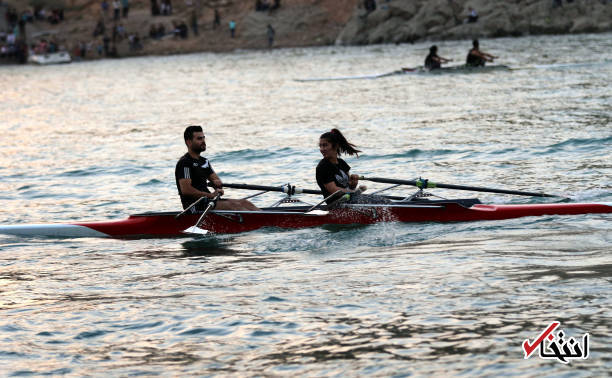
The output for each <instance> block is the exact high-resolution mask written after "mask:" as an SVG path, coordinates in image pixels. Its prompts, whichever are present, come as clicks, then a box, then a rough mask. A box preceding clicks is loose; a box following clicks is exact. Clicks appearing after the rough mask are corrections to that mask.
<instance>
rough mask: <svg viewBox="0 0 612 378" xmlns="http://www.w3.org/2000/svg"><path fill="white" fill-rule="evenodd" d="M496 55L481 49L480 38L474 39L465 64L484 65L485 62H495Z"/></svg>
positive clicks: (472, 65)
mask: <svg viewBox="0 0 612 378" xmlns="http://www.w3.org/2000/svg"><path fill="white" fill-rule="evenodd" d="M493 59H497V57H496V56H493V55H491V54H487V53H485V52H482V51H480V44H479V43H478V40H477V39H475V40H474V41H472V49H471V50H470V51H469V52H468V55H467V58H466V60H465V65H466V66H468V67H484V65H485V62H493Z"/></svg>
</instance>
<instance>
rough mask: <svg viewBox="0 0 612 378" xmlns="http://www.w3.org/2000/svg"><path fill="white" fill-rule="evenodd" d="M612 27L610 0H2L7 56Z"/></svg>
mask: <svg viewBox="0 0 612 378" xmlns="http://www.w3.org/2000/svg"><path fill="white" fill-rule="evenodd" d="M609 31H612V0H569V1H568V0H514V1H503V2H492V1H488V0H0V48H1V49H2V54H1V57H0V62H3V63H14V62H17V61H20V62H22V63H23V62H25V61H26V57H27V54H33V53H39V54H40V53H48V52H54V51H68V52H69V53H70V54H71V55H72V58H73V60H95V59H102V58H107V57H129V56H145V55H170V54H183V53H194V52H229V51H234V50H248V49H269V48H277V47H307V46H326V45H334V44H336V45H369V44H380V43H414V42H420V41H439V40H465V39H473V38H479V39H484V38H492V37H505V36H525V35H542V34H567V33H571V34H574V33H601V32H609Z"/></svg>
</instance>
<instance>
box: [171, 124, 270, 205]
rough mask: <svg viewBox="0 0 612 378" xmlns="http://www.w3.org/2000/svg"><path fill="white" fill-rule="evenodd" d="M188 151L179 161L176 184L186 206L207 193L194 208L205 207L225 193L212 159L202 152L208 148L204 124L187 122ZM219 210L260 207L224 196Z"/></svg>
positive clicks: (186, 140) (175, 174) (218, 203)
mask: <svg viewBox="0 0 612 378" xmlns="http://www.w3.org/2000/svg"><path fill="white" fill-rule="evenodd" d="M183 136H184V138H185V144H186V145H187V153H186V154H185V155H183V156H182V157H181V158H180V159H179V161H178V162H177V163H176V169H175V171H174V176H175V178H176V187H177V189H178V192H179V196H180V197H181V202H182V204H183V209H186V208H188V207H189V206H190V205H191V204H192V203H193V202H195V201H197V200H198V199H200V198H201V197H205V199H203V200H202V201H200V202H199V203H198V205H196V206H194V207H193V208H192V210H191V211H192V212H197V211H203V210H204V209H205V208H206V206H207V205H208V203H209V202H210V201H211V200H212V199H213V198H215V197H216V196H217V195H223V189H222V188H223V183H222V182H221V179H219V176H217V174H216V173H215V171H214V170H213V168H212V166H211V165H210V161H209V160H208V159H207V158H205V157H203V156H200V154H201V153H202V152H204V151H206V138H205V136H204V131H203V130H202V127H201V126H188V127H187V128H186V129H185V132H184V134H183ZM207 180H209V181H210V182H211V183H212V184H213V187H214V191H213V192H212V193H211V192H210V190H209V189H208V186H207V183H206V181H207ZM215 208H216V209H218V210H259V208H258V207H257V206H255V205H253V204H252V203H251V202H249V201H247V200H244V199H227V198H221V199H219V201H217V205H216V206H215Z"/></svg>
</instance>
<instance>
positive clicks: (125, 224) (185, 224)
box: [0, 179, 612, 238]
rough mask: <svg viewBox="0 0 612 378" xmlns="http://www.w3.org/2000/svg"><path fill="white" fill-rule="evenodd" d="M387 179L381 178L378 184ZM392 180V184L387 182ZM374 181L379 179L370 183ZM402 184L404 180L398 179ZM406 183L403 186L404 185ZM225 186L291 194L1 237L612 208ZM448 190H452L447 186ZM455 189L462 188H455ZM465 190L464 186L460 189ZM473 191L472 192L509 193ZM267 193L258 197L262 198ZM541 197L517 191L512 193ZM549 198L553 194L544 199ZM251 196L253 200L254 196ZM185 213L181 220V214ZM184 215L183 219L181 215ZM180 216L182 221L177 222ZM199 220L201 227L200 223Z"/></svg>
mask: <svg viewBox="0 0 612 378" xmlns="http://www.w3.org/2000/svg"><path fill="white" fill-rule="evenodd" d="M379 180H383V179H379ZM385 180H388V179H385ZM372 181H375V180H372ZM395 181H401V180H395ZM379 182H382V181H379ZM402 183H405V182H403V181H402ZM436 185H437V187H444V184H433V183H429V186H427V182H425V187H429V188H431V187H435V186H436ZM225 186H226V187H234V188H240V189H256V190H263V192H267V191H271V190H273V191H281V192H285V193H289V194H290V195H289V196H288V197H287V198H285V199H283V200H281V201H278V202H277V203H276V204H275V205H273V206H272V207H267V208H263V209H262V210H261V211H231V210H211V211H210V212H207V213H206V214H205V216H203V217H202V216H201V214H190V213H184V212H183V213H179V212H161V213H160V212H157V213H155V212H151V213H143V214H135V215H130V216H129V217H128V218H127V219H123V220H118V221H104V222H90V223H71V224H23V225H10V226H0V234H11V235H22V236H52V237H110V238H153V237H177V236H185V235H186V234H190V233H191V232H189V229H190V228H191V229H193V226H194V224H197V225H198V230H203V231H204V232H199V233H206V232H210V233H215V234H232V233H240V232H247V231H252V230H257V229H260V228H263V227H278V228H305V227H316V226H322V225H329V224H332V225H349V224H373V223H377V222H471V221H491V220H501V219H511V218H520V217H530V216H544V215H577V214H609V213H612V203H546V204H512V205H495V204H489V205H487V204H482V203H480V201H479V200H478V199H458V200H447V199H437V200H431V199H427V198H423V196H422V195H423V192H422V191H419V192H417V193H418V194H419V195H417V196H414V195H413V196H411V197H408V198H401V199H398V197H389V198H392V199H393V200H394V201H393V203H392V204H380V205H378V204H344V205H341V206H340V207H335V208H328V207H327V206H326V205H322V204H318V205H315V206H295V205H292V206H282V205H283V203H295V202H300V201H297V200H295V199H292V198H291V194H295V193H300V192H304V193H312V194H316V193H318V191H314V190H299V189H296V188H295V187H291V186H289V187H264V186H253V185H245V184H225ZM446 187H450V185H446ZM454 187H455V188H459V187H457V186H454ZM462 188H465V187H462ZM479 189H487V188H478V187H470V190H478V191H495V192H502V193H509V191H504V190H496V189H491V190H489V189H487V190H479ZM263 192H261V193H259V194H262V193H263ZM519 193H527V194H528V195H540V194H538V193H528V192H515V193H511V194H519ZM540 196H546V197H548V196H549V195H540ZM251 197H252V196H251ZM182 214H183V215H182ZM179 215H181V216H179ZM177 216H178V217H177ZM200 218H201V222H199V223H198V221H199V220H200Z"/></svg>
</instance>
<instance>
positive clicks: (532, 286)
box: [0, 34, 612, 376]
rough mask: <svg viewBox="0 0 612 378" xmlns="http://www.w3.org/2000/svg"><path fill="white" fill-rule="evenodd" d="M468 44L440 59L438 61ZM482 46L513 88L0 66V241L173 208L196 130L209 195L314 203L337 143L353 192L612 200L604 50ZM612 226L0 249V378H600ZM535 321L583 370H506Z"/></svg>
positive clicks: (528, 43)
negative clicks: (361, 183) (584, 341)
mask: <svg viewBox="0 0 612 378" xmlns="http://www.w3.org/2000/svg"><path fill="white" fill-rule="evenodd" d="M470 43H471V41H449V42H440V43H437V44H438V47H439V53H440V55H442V56H444V57H447V58H453V59H454V62H452V63H451V65H452V64H460V63H462V62H463V59H464V58H465V55H466V53H467V50H468V49H469V47H470ZM481 46H482V49H483V50H485V51H487V52H489V53H491V54H493V55H497V56H499V59H498V60H497V62H496V63H499V64H505V65H508V66H510V67H511V68H512V70H495V71H487V72H484V73H449V74H439V75H431V74H423V73H419V74H407V75H392V76H388V77H384V78H380V79H376V80H367V79H365V80H343V81H329V82H298V81H296V80H295V79H308V78H325V77H339V76H360V75H361V76H363V75H377V74H384V73H387V72H392V71H395V70H397V69H399V68H400V67H414V66H418V65H421V64H422V61H423V59H424V57H425V55H426V54H427V51H428V49H429V44H427V43H420V44H414V45H376V46H364V47H322V48H304V49H302V48H295V49H278V50H276V49H275V50H270V51H237V52H234V53H231V54H193V55H182V56H164V57H143V58H133V59H120V60H103V61H95V62H84V63H78V64H69V65H61V66H47V67H38V66H3V67H0V81H1V82H2V88H3V90H2V94H1V99H2V101H0V114H1V115H2V117H1V119H0V132H1V136H0V204H1V210H0V211H1V212H0V224H3V225H5V224H23V223H51V222H53V223H70V222H75V221H98V220H117V219H122V218H124V217H126V216H127V215H128V214H131V213H138V212H145V211H173V210H178V209H179V207H180V201H179V200H178V196H177V190H176V186H175V182H174V176H173V175H174V166H175V164H176V161H177V159H178V158H179V157H180V156H181V155H182V154H184V152H185V145H184V142H183V140H182V132H183V130H184V128H185V126H187V125H190V124H200V125H203V128H204V131H205V134H206V140H207V144H208V148H207V151H206V152H205V156H207V157H208V158H210V159H211V161H212V165H213V167H214V169H215V170H216V171H217V173H218V174H219V176H220V177H221V178H222V179H223V180H224V181H225V182H236V183H251V184H258V185H281V184H285V183H291V184H292V185H297V186H300V187H303V188H309V189H317V187H316V182H315V166H316V164H317V162H318V160H319V159H320V158H321V156H320V153H319V151H318V137H319V135H320V134H321V133H323V132H326V131H329V130H330V129H332V128H338V129H340V130H342V132H343V133H345V135H346V136H347V138H348V139H349V140H350V141H351V142H353V143H355V144H356V145H357V146H358V147H359V148H360V149H361V150H362V151H363V153H362V154H361V155H360V157H359V158H355V157H348V158H346V160H347V162H348V163H349V164H350V165H351V167H352V170H351V172H354V173H359V174H364V175H366V176H367V175H370V176H379V177H392V178H401V179H414V178H417V177H423V178H428V179H430V180H432V181H437V182H443V183H452V184H459V185H478V186H488V187H501V188H510V189H517V190H527V191H542V192H547V193H555V194H561V195H563V196H567V197H569V198H570V199H571V200H572V201H586V202H606V201H607V202H612V127H611V120H612V105H611V104H612V91H611V90H610V88H611V84H612V52H611V51H612V35H611V34H600V35H576V36H546V37H526V38H516V39H491V40H482V41H481ZM366 184H367V185H368V186H369V187H370V189H369V190H370V191H374V190H378V189H381V188H384V186H383V185H378V184H373V183H366ZM412 193H414V188H407V187H402V188H396V189H394V190H391V191H389V194H397V195H400V194H412ZM433 193H434V194H436V195H439V196H442V197H447V198H458V197H462V198H469V197H472V196H476V195H477V196H478V197H479V198H480V199H481V200H482V201H483V202H484V203H529V202H541V201H543V200H542V199H532V198H527V197H512V196H504V195H499V194H487V193H476V194H474V193H469V192H457V191H448V190H434V191H433ZM248 194H251V193H248V192H247V193H245V192H241V191H236V190H231V189H228V190H226V196H228V197H234V198H238V197H240V196H245V195H248ZM280 198H281V197H279V196H278V195H277V194H266V195H262V196H260V197H256V198H254V199H253V201H254V202H255V203H256V204H257V205H259V206H267V205H270V204H272V203H273V202H274V201H276V200H278V199H280ZM299 198H300V199H301V200H303V201H305V202H308V203H316V202H318V201H319V200H320V199H319V198H318V197H316V196H314V197H313V196H308V195H303V196H300V197H299ZM549 201H550V200H549ZM611 220H612V219H611V217H610V215H604V214H600V215H597V214H594V215H577V216H543V217H529V218H521V219H512V220H505V221H494V222H472V223H452V224H438V223H417V224H399V223H380V224H375V225H370V226H345V227H338V226H325V227H316V228H312V229H300V230H282V229H262V230H258V231H254V232H249V233H244V234H237V235H217V236H215V235H212V236H207V237H203V238H198V237H185V238H170V239H155V238H153V239H144V240H143V239H141V240H114V239H96V238H91V239H87V238H86V239H61V238H57V239H53V238H24V237H15V236H0V315H1V316H0V374H2V375H15V376H18V375H31V374H34V375H42V374H52V375H73V376H78V375H94V376H107V375H115V376H126V375H151V376H153V375H165V376H168V375H173V376H184V375H222V376H229V375H247V376H248V375H290V374H291V375H295V374H299V375H304V376H322V375H325V376H358V375H374V376H407V375H421V376H431V375H470V376H472V375H510V374H518V375H563V374H565V375H572V376H574V375H578V376H597V375H604V374H607V373H609V371H610V370H612V358H611V357H610V356H611V355H612V353H610V351H611V349H610V345H612V325H611V324H612V322H611V317H610V313H611V300H610V279H611V277H612V263H611V259H610V256H611V250H612V247H611V246H612V232H611V229H612V227H611V223H610V221H611ZM552 321H559V322H561V326H560V329H563V331H564V332H565V333H566V334H567V335H568V337H570V336H572V337H575V338H576V339H579V338H580V337H582V336H583V335H584V334H585V333H589V335H590V340H591V344H590V353H589V356H588V358H587V359H578V360H573V361H571V362H570V363H569V364H568V365H564V364H562V363H560V362H559V361H557V360H544V359H541V358H539V357H538V356H537V353H536V355H533V356H532V357H530V358H529V359H524V358H523V357H524V352H523V348H522V343H523V341H524V340H525V339H529V340H530V342H533V341H534V340H535V339H536V338H537V337H538V335H540V333H541V332H542V331H543V330H544V329H545V328H546V327H547V326H548V325H549V324H550V323H551V322H552Z"/></svg>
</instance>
